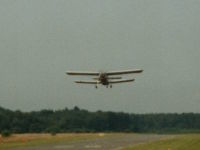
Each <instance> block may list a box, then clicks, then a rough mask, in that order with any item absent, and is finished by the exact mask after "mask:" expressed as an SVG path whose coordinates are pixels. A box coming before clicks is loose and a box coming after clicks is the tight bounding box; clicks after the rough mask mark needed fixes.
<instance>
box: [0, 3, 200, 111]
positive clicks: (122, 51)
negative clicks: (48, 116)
mask: <svg viewBox="0 0 200 150" xmlns="http://www.w3.org/2000/svg"><path fill="white" fill-rule="evenodd" d="M199 8H200V1H199V0H190V1H189V0H165V1H161V0H59V1H54V0H42V1H41V0H29V1H27V0H18V1H15V0H10V1H7V0H0V106H2V107H5V108H8V109H11V110H18V109H19V110H22V111H33V110H41V109H54V110H58V109H64V108H66V107H67V108H70V109H71V108H73V107H74V106H78V107H80V108H82V109H87V110H89V111H97V110H103V111H116V112H119V111H120V112H121V111H123V112H129V113H174V112H175V113H183V112H195V113H200V78H199V77H200V69H199V68H200V67H199V66H200V49H199V47H200V9H199ZM126 69H143V70H144V72H143V73H142V74H134V75H133V74H132V75H128V76H125V77H124V78H135V79H136V80H135V81H134V82H133V83H124V84H116V85H113V88H112V89H107V88H105V87H103V86H100V87H99V88H98V89H97V90H96V89H95V88H94V86H93V85H78V84H75V83H74V82H73V81H74V80H77V79H78V80H79V79H90V78H88V77H72V76H67V75H66V74H65V72H66V71H67V70H78V71H110V70H112V71H113V70H126Z"/></svg>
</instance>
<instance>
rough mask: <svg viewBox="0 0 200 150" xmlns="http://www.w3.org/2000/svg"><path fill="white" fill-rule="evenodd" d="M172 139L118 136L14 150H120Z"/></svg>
mask: <svg viewBox="0 0 200 150" xmlns="http://www.w3.org/2000/svg"><path fill="white" fill-rule="evenodd" d="M170 137H171V136H170V135H155V134H117V135H114V136H110V137H99V138H95V139H84V140H79V141H74V142H61V143H56V144H48V145H42V146H32V147H24V148H15V149H12V150H94V149H97V150H120V149H122V148H125V147H128V146H131V145H134V144H140V143H146V142H151V141H155V140H161V139H165V138H170Z"/></svg>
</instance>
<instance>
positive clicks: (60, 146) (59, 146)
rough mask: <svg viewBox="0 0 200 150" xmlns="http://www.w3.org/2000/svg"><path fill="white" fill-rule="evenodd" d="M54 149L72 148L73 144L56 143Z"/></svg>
mask: <svg viewBox="0 0 200 150" xmlns="http://www.w3.org/2000/svg"><path fill="white" fill-rule="evenodd" d="M54 148H55V149H67V148H74V145H56V146H54Z"/></svg>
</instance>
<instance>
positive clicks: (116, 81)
mask: <svg viewBox="0 0 200 150" xmlns="http://www.w3.org/2000/svg"><path fill="white" fill-rule="evenodd" d="M134 80H135V79H126V80H115V81H109V84H115V83H123V82H133V81H134Z"/></svg>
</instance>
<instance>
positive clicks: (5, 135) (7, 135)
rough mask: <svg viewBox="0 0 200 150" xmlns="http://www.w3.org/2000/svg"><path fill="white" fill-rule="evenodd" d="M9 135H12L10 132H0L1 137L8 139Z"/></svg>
mask: <svg viewBox="0 0 200 150" xmlns="http://www.w3.org/2000/svg"><path fill="white" fill-rule="evenodd" d="M11 135H12V134H11V132H10V131H8V130H4V131H2V132H1V136H2V137H9V136H11Z"/></svg>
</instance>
